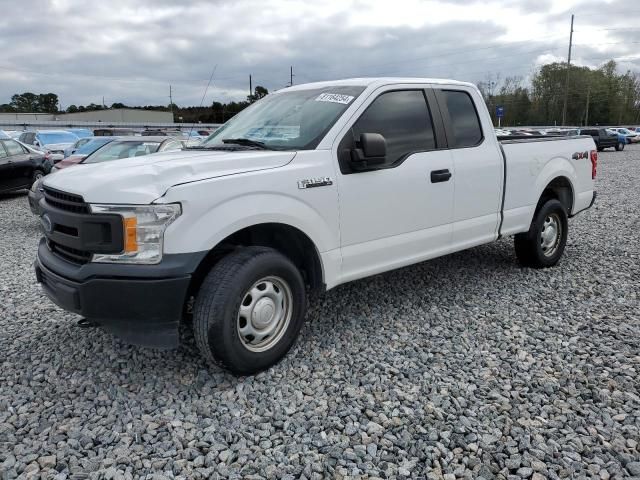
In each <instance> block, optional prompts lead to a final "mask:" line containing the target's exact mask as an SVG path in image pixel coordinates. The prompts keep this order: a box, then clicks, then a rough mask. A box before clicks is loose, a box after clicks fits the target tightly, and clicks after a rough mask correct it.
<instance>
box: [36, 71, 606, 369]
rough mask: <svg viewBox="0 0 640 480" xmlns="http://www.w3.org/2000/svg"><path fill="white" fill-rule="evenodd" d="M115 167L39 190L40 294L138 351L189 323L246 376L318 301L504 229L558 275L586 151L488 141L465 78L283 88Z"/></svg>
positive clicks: (265, 363) (521, 251)
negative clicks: (186, 140)
mask: <svg viewBox="0 0 640 480" xmlns="http://www.w3.org/2000/svg"><path fill="white" fill-rule="evenodd" d="M117 163H118V165H114V164H113V163H108V162H106V163H102V164H96V165H91V166H86V167H85V168H77V169H76V168H69V169H66V170H63V171H61V172H58V173H56V174H54V175H51V176H50V177H47V178H46V180H45V181H44V186H43V188H44V198H43V199H42V200H41V201H40V206H41V208H42V212H43V214H42V216H41V223H42V226H43V229H44V232H45V234H44V238H42V240H41V242H40V245H39V248H38V255H37V260H36V262H35V270H36V276H37V279H38V281H39V282H40V283H41V285H42V287H43V289H44V291H45V292H46V294H47V295H48V296H49V297H50V298H51V299H52V300H53V301H54V302H55V303H56V304H58V305H59V306H61V307H62V308H64V309H67V310H69V311H72V312H76V313H78V314H80V315H82V316H84V317H85V318H86V319H88V320H91V321H93V322H94V323H97V324H99V325H101V326H102V327H103V328H104V329H106V330H109V331H111V332H113V333H114V334H116V335H118V336H120V337H122V338H123V339H125V340H126V341H129V342H131V343H136V344H141V345H147V346H155V347H173V346H176V345H177V344H178V341H179V336H178V326H179V323H180V322H181V320H183V319H185V318H187V317H188V315H192V316H193V329H194V334H195V339H196V342H197V345H198V347H199V349H200V350H201V352H202V354H203V355H204V356H205V357H206V358H207V359H208V360H209V361H211V362H214V363H216V364H218V365H221V366H223V367H225V368H227V369H229V370H230V371H232V372H234V373H236V374H251V373H255V372H258V371H260V370H264V369H266V368H268V367H269V366H271V365H273V364H274V363H275V362H277V361H278V360H279V359H281V358H282V357H283V356H284V355H285V354H286V353H287V351H288V350H289V349H290V348H291V346H292V344H293V343H294V341H295V340H296V337H297V336H298V333H299V331H300V328H301V326H302V324H303V320H304V317H305V309H306V304H307V295H308V294H309V292H311V291H314V290H326V289H330V288H333V287H335V286H336V285H340V284H342V283H345V282H349V281H351V280H356V279H359V278H363V277H366V276H369V275H375V274H378V273H380V272H385V271H388V270H391V269H395V268H398V267H403V266H405V265H409V264H413V263H416V262H422V261H424V260H428V259H430V258H434V257H438V256H442V255H446V254H449V253H452V252H456V251H459V250H463V249H467V248H470V247H474V246H476V245H480V244H484V243H488V242H493V241H495V240H497V239H499V238H501V237H504V236H511V235H513V236H515V253H516V256H517V258H518V260H519V261H520V263H521V264H523V265H525V266H529V267H534V268H543V267H550V266H553V265H555V264H556V263H557V262H558V260H559V259H560V257H561V256H562V254H563V250H564V248H565V243H566V241H567V234H568V222H567V219H568V217H571V216H573V215H576V214H577V213H578V212H580V211H582V210H585V209H587V208H589V207H590V206H591V205H592V204H593V202H594V200H595V191H594V178H595V175H596V164H597V152H596V149H595V145H594V142H593V139H592V138H591V137H589V136H583V137H579V136H574V137H549V138H538V137H531V136H529V137H526V138H517V137H513V136H511V137H507V138H505V139H499V138H497V137H496V136H495V134H494V130H493V126H492V124H491V119H490V116H489V113H488V111H487V109H486V107H485V105H484V102H483V100H482V97H481V95H480V93H479V92H478V90H477V88H476V87H474V86H473V85H471V84H468V83H462V82H456V81H450V80H432V79H414V78H378V79H351V80H341V81H335V82H322V83H311V84H306V85H298V86H295V87H290V88H286V89H283V90H281V91H278V92H276V93H273V94H270V95H268V96H266V97H265V98H263V99H262V100H260V101H258V102H256V103H255V104H253V105H251V106H250V107H249V108H247V109H245V110H244V111H242V112H241V113H240V114H238V115H236V116H235V117H234V118H233V119H232V120H230V121H229V122H227V123H226V124H225V125H223V126H222V127H221V128H219V129H218V130H216V131H215V132H214V133H213V134H212V135H210V136H209V137H208V138H207V139H206V140H205V141H204V143H203V144H202V145H200V146H198V147H195V148H187V149H184V150H182V151H179V152H171V153H160V154H154V155H150V156H146V157H141V158H131V159H126V160H121V161H120V162H117ZM123 167H124V168H123Z"/></svg>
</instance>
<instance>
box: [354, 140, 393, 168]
mask: <svg viewBox="0 0 640 480" xmlns="http://www.w3.org/2000/svg"><path fill="white" fill-rule="evenodd" d="M358 147H359V148H358ZM386 158H387V141H386V140H385V139H384V137H383V136H382V135H380V134H379V133H361V134H360V140H359V141H358V142H356V148H354V149H353V150H352V151H351V167H352V168H353V169H354V170H366V169H368V168H370V167H374V166H376V165H381V164H383V163H384V162H385V160H386Z"/></svg>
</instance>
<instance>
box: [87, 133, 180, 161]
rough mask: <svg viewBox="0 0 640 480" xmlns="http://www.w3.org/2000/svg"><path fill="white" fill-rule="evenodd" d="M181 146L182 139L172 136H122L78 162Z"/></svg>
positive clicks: (170, 149) (105, 159)
mask: <svg viewBox="0 0 640 480" xmlns="http://www.w3.org/2000/svg"><path fill="white" fill-rule="evenodd" d="M183 146H184V144H183V142H182V141H180V140H178V139H175V138H172V137H124V138H120V139H119V140H117V141H113V142H110V143H108V144H107V145H105V146H104V147H102V148H100V149H98V150H97V151H95V152H94V153H93V154H91V155H89V156H88V157H87V158H85V159H84V160H83V161H82V162H80V163H81V164H90V163H100V162H108V161H111V160H120V159H123V158H131V157H141V156H144V155H149V154H151V153H156V152H170V151H173V150H181V149H182V148H183Z"/></svg>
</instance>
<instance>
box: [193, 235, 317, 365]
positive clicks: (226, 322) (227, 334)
mask: <svg viewBox="0 0 640 480" xmlns="http://www.w3.org/2000/svg"><path fill="white" fill-rule="evenodd" d="M306 303H307V299H306V292H305V286H304V281H303V279H302V275H301V274H300V271H299V270H298V269H297V268H296V266H295V265H294V264H293V263H292V262H291V261H290V260H289V259H288V258H287V257H285V256H284V255H282V254H280V253H279V252H277V251H276V250H274V249H272V248H266V247H245V248H242V249H238V250H236V251H235V252H233V253H231V254H229V255H227V256H226V257H224V258H223V259H222V260H220V261H219V262H218V263H217V264H216V265H215V266H214V267H213V269H212V270H211V272H209V274H208V275H207V277H206V278H205V280H204V282H203V284H202V286H201V287H200V291H199V292H198V295H197V297H196V301H195V304H194V307H193V329H194V336H195V339H196V343H197V345H198V348H199V349H200V351H201V352H202V354H203V355H204V356H205V357H206V358H207V359H208V360H209V361H211V362H213V363H215V364H217V365H219V366H221V367H223V368H226V369H227V370H230V371H231V372H233V373H235V374H239V375H249V374H254V373H258V372H260V371H262V370H265V369H267V368H269V367H270V366H272V365H273V364H275V363H276V362H278V361H279V360H280V359H281V358H282V357H283V356H284V355H285V354H286V353H287V352H288V351H289V349H290V348H291V347H292V346H293V344H294V343H295V340H296V338H297V337H298V334H299V332H300V328H301V327H302V323H303V321H304V315H305V310H306Z"/></svg>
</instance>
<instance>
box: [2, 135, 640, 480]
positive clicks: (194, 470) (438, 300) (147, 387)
mask: <svg viewBox="0 0 640 480" xmlns="http://www.w3.org/2000/svg"><path fill="white" fill-rule="evenodd" d="M597 183H598V185H597V188H598V192H599V198H598V202H597V203H596V205H595V207H594V208H593V209H591V210H590V211H588V212H586V213H583V214H581V215H579V216H578V217H577V218H575V219H573V220H572V221H571V224H570V239H569V243H568V245H567V250H566V253H565V257H564V259H563V260H562V262H561V264H560V265H559V266H558V267H556V268H554V269H550V270H545V271H534V270H527V269H521V268H519V267H518V265H517V264H516V262H515V257H514V253H513V248H512V242H511V240H510V239H507V240H503V241H500V242H498V243H495V244H492V245H488V246H483V247H479V248H475V249H473V250H470V251H466V252H462V253H458V254H455V255H452V256H449V257H446V258H442V259H437V260H434V261H431V262H428V263H425V264H422V265H418V266H414V267H410V268H405V269H402V270H399V271H396V272H392V273H388V274H384V275H379V276H376V277H374V278H370V279H366V280H363V281H358V282H354V283H351V284H348V285H344V286H342V287H339V288H337V289H335V290H333V291H331V292H329V293H327V294H326V295H323V296H321V297H319V298H316V299H314V300H313V301H312V303H311V310H310V313H309V315H308V322H307V325H306V326H305V328H304V330H303V334H302V337H301V339H300V342H299V343H298V345H297V347H296V348H295V349H294V350H293V351H292V352H291V354H290V355H289V356H288V357H287V358H286V359H285V360H284V361H283V362H281V363H280V364H279V365H277V366H276V367H275V368H272V369H271V370H269V371H268V372H265V373H262V374H260V375H258V376H256V377H252V378H240V379H238V378H234V377H232V376H230V375H228V374H226V373H224V372H222V371H219V370H215V369H211V368H208V367H207V366H206V365H205V364H204V363H203V361H202V360H201V359H200V357H199V355H198V353H197V351H196V348H195V345H194V342H193V339H192V337H190V336H189V333H188V331H186V330H185V332H184V335H185V337H186V338H185V342H184V345H183V346H182V347H181V348H180V349H179V350H177V351H175V352H159V351H153V350H147V349H143V348H137V347H131V346H127V345H125V344H123V343H121V342H120V341H118V340H115V339H113V338H112V337H111V336H109V335H107V334H104V333H102V332H101V331H99V330H83V329H80V328H78V327H76V326H75V321H76V320H77V317H75V316H74V315H71V314H68V313H65V312H63V311H61V310H60V309H58V308H57V307H55V306H53V305H52V304H51V303H50V302H49V301H47V300H46V299H45V298H44V297H43V296H42V294H41V293H40V291H39V288H38V287H37V285H36V283H35V279H34V275H33V273H32V268H31V263H32V261H33V258H34V253H35V249H36V242H37V240H38V237H39V233H38V228H37V222H36V220H35V219H34V218H32V217H31V216H30V214H29V210H28V208H27V199H26V196H24V195H18V196H8V197H7V196H5V197H3V198H0V239H1V241H2V247H3V248H2V250H0V264H1V266H2V269H1V271H0V296H1V299H2V302H0V332H1V333H0V354H1V355H2V362H3V363H2V365H1V368H0V472H1V473H0V478H2V479H9V478H15V477H18V476H20V477H23V478H56V479H65V478H74V479H81V478H91V479H102V478H104V479H123V478H125V479H130V478H137V477H146V476H147V475H148V476H149V478H154V479H165V478H185V479H186V478H189V479H190V478H250V479H251V478H255V479H258V478H269V479H271V478H282V479H293V478H304V479H320V478H375V477H379V478H427V479H446V480H454V479H456V478H469V479H470V478H475V479H480V478H484V479H487V480H489V479H494V478H497V479H509V480H511V479H513V480H515V479H522V478H526V479H533V480H541V479H544V478H551V479H555V478H571V479H582V478H596V479H607V478H612V479H615V478H629V477H632V476H636V477H637V478H640V453H639V447H638V442H639V441H640V310H639V308H638V307H639V294H640V266H639V257H640V246H639V245H640V220H639V212H640V146H632V147H630V148H628V149H627V150H625V152H623V153H615V152H612V153H603V154H601V163H600V169H599V177H598V182H597Z"/></svg>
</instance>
